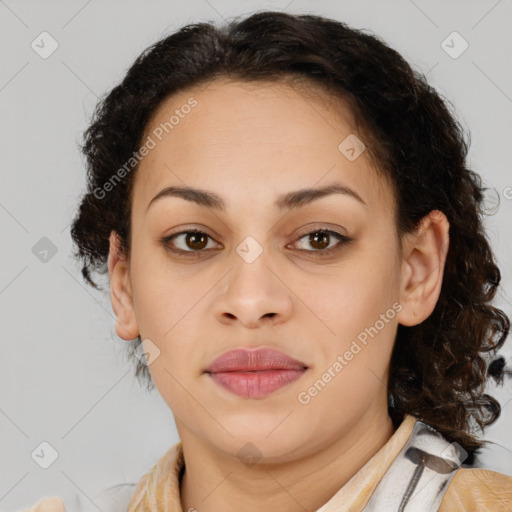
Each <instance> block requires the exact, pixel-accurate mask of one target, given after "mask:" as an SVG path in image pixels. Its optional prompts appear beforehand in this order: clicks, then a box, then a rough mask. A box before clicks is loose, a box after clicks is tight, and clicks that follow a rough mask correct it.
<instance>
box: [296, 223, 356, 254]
mask: <svg viewBox="0 0 512 512" xmlns="http://www.w3.org/2000/svg"><path fill="white" fill-rule="evenodd" d="M333 237H334V238H337V239H338V240H339V242H338V243H337V244H334V245H331V243H330V242H331V241H332V240H331V239H332V238H333ZM304 239H305V243H306V244H309V245H310V246H311V247H314V248H315V249H316V250H309V249H299V250H302V251H307V252H313V253H319V256H323V255H327V254H331V253H332V252H335V251H337V250H339V249H341V247H342V246H344V245H347V244H349V243H350V242H352V241H353V240H354V239H353V238H350V237H348V236H345V235H342V234H341V233H338V232H336V231H332V230H330V229H316V230H315V231H310V232H309V233H306V234H305V235H303V236H301V237H300V238H299V241H300V240H304ZM296 243H297V242H296Z"/></svg>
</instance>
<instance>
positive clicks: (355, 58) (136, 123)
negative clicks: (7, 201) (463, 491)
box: [71, 11, 509, 456]
mask: <svg viewBox="0 0 512 512" xmlns="http://www.w3.org/2000/svg"><path fill="white" fill-rule="evenodd" d="M217 78H232V79H234V80H238V81H245V82H251V81H269V80H271V81H272V80H276V81H277V80H279V79H293V80H299V81H301V82H303V83H306V84H309V86H310V88H312V89H313V88H314V87H316V89H314V91H323V92H324V93H325V94H328V95H331V96H330V97H332V98H342V99H343V100H344V101H346V102H348V104H349V105H350V107H351V109H352V111H353V114H354V116H355V120H356V123H357V126H358V127H361V130H360V133H361V134H362V135H361V138H362V139H363V142H364V143H365V145H366V147H367V149H368V154H369V157H370V161H371V162H372V163H373V165H375V168H376V169H377V171H378V172H379V173H380V174H381V175H382V176H384V177H385V178H386V179H388V180H389V182H390V183H391V184H392V186H393V191H394V193H395V195H396V212H395V218H396V229H397V233H398V235H399V240H401V237H402V236H403V235H404V234H406V233H409V232H412V231H414V230H416V229H417V227H418V226H419V224H420V221H421V219H422V218H423V217H424V216H425V215H427V214H428V213H429V212H430V211H432V210H440V211H441V212H443V213H444V214H445V215H446V217H447V219H448V221H449V223H450V230H449V236H450V245H449V251H448V255H447V260H446V264H445V270H444V278H443V283H442V288H441V292H440V297H439V300H438V302H437V304H436V307H435V309H434V311H433V312H432V314H431V315H430V316H429V317H428V318H427V319H426V320H425V321H423V322H422V323H420V324H419V325H415V326H410V327H407V326H404V325H399V326H398V331H397V336H396V341H395V346H394V351H393V354H392V358H391V366H390V371H389V380H388V394H389V398H390V412H391V410H393V414H395V415H396V414H399V415H403V413H405V412H407V413H409V414H412V415H414V416H416V417H417V418H419V419H421V420H423V421H424V422H426V423H428V424H430V425H432V426H433V427H434V428H436V429H437V430H438V431H439V432H441V433H442V434H443V435H444V436H445V438H446V439H448V440H449V441H450V442H457V443H458V444H459V445H460V446H461V447H462V448H464V450H466V451H467V452H468V453H469V454H470V456H473V454H474V453H476V451H478V449H479V448H480V447H481V446H482V445H483V443H484V442H487V441H483V440H481V439H480V438H479V436H477V435H476V432H475V427H476V426H478V427H479V428H480V430H482V431H483V430H484V428H485V427H486V426H488V425H490V424H491V423H494V422H495V421H496V419H497V418H498V417H499V415H500V413H501V408H500V405H499V403H498V402H497V401H496V400H495V399H494V398H493V397H491V396H489V395H488V394H486V393H485V389H484V388H485V384H486V382H487V377H488V375H487V368H488V364H489V354H490V353H496V351H497V350H498V349H499V348H500V347H501V346H502V345H503V343H504V341H505V339H506V337H507V335H508V331H509V318H508V317H507V315H506V314H505V313H504V312H503V311H501V310H500V309H497V308H496V307H493V306H491V305H490V301H491V300H492V299H493V297H494V295H495V293H496V289H497V287H498V285H499V282H500V279H501V275H500V271H499V269H498V267H497V265H496V263H495V258H494V255H493V252H492V250H491V247H490V243H489V241H488V239H487V236H486V233H485V231H484V227H483V224H482V217H483V215H485V214H486V213H487V212H486V211H485V208H484V192H485V190H487V189H485V188H483V187H482V180H481V178H480V176H479V175H478V174H477V173H476V172H474V171H472V170H470V169H468V168H467V164H466V156H467V152H468V147H469V141H466V140H465V136H466V134H465V132H464V130H463V129H462V127H461V125H460V123H459V122H458V121H457V120H456V118H455V115H454V114H453V113H452V110H453V107H452V105H451V103H450V102H449V101H448V100H446V99H442V97H441V96H440V95H439V94H438V93H437V92H436V91H435V90H434V89H433V88H432V87H431V86H429V85H428V84H427V80H426V77H425V75H424V74H423V73H421V72H419V71H416V70H414V71H413V69H411V67H410V65H409V64H408V63H407V62H406V61H405V60H404V59H403V58H402V57H401V56H400V54H399V53H398V52H397V51H395V50H393V49H391V48H390V47H389V46H387V45H386V44H385V43H384V42H383V40H382V39H380V38H378V37H376V36H374V35H370V34H368V33H366V32H365V31H363V30H355V29H352V28H350V27H349V26H347V25H346V24H344V23H342V22H339V21H335V20H331V19H328V18H325V17H322V16H315V15H292V14H287V13H283V12H272V11H260V12H256V13H253V14H251V15H250V16H247V17H246V18H244V19H239V18H233V19H232V20H230V21H228V22H226V23H225V24H224V25H223V26H221V27H217V26H215V25H214V24H212V23H195V24H189V25H186V26H184V27H182V28H181V29H180V30H179V31H177V32H175V33H173V34H171V35H169V36H167V37H165V38H164V39H161V40H159V41H158V42H156V43H155V44H153V45H151V46H150V47H149V48H147V49H146V50H145V51H144V52H142V54H141V55H140V56H139V57H138V58H137V59H136V60H135V62H134V63H133V64H132V66H131V67H130V68H129V69H128V71H127V73H126V76H125V77H124V79H123V80H122V81H121V83H120V84H118V85H117V86H115V87H114V88H113V89H112V90H111V91H110V92H109V93H108V95H106V96H104V97H103V98H102V99H101V100H100V101H99V102H98V105H97V107H96V110H95V112H94V114H93V119H92V121H91V125H90V126H89V127H88V128H87V130H86V131H85V133H84V144H83V145H81V147H80V149H81V151H82V152H83V154H84V155H85V157H86V161H87V192H86V193H85V194H84V195H83V198H82V200H81V204H80V206H79V211H78V213H77V215H76V217H75V219H74V220H73V224H72V228H71V235H72V238H73V241H74V242H75V244H76V246H77V250H76V252H75V254H74V256H75V258H77V259H78V258H80V259H82V275H83V277H84V279H85V280H86V281H87V282H88V283H89V284H91V285H92V286H94V287H95V288H96V289H99V288H98V286H97V284H96V283H95V282H94V281H93V280H92V279H91V271H96V272H98V273H100V274H105V273H106V272H107V270H108V267H107V262H108V252H109V235H110V233H111V231H113V230H114V231H115V232H116V233H117V234H118V235H119V237H120V238H119V240H120V249H121V250H122V251H123V252H124V253H125V254H127V255H129V251H130V212H131V197H132V183H133V178H134V174H135V171H136V168H137V166H136V165H134V169H133V171H132V172H131V173H128V176H126V178H125V179H123V180H119V182H118V183H116V185H115V187H113V188H112V190H110V191H109V193H108V194H107V196H106V197H102V196H101V195H100V194H99V193H98V190H104V186H105V184H106V183H108V182H109V181H110V180H111V179H112V176H113V174H114V173H115V171H116V170H117V169H120V168H121V167H122V166H123V165H124V164H125V163H126V162H127V161H129V160H130V158H131V157H132V156H133V154H134V152H135V151H136V150H137V149H138V148H139V147H140V144H141V142H142V140H141V139H142V136H143V133H144V129H145V127H146V126H147V125H148V122H149V120H150V118H151V115H152V114H153V113H154V112H155V110H156V108H157V107H158V106H159V105H160V104H161V103H162V102H163V101H164V100H165V99H167V98H168V97H169V96H170V95H172V94H173V93H176V92H178V91H180V90H184V89H187V88H190V87H192V86H196V85H199V84H205V83H208V82H209V81H213V80H215V79H217ZM448 104H449V105H450V108H449V107H448V106H447V105H448ZM123 176H124V174H123ZM140 343H141V339H140V336H139V337H138V338H137V339H136V340H134V341H133V342H132V345H131V349H132V350H131V354H130V355H133V354H134V351H135V349H136V348H137V347H138V345H139V344H140ZM135 375H136V376H137V377H138V378H139V379H140V378H141V377H142V378H143V380H144V381H145V382H146V383H147V384H148V387H149V388H150V389H151V386H152V385H153V384H152V380H151V376H150V373H149V370H148V367H147V366H146V365H145V364H143V363H142V362H139V363H138V365H137V368H136V372H135ZM395 417H398V416H395Z"/></svg>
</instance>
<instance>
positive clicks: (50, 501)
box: [19, 496, 66, 512]
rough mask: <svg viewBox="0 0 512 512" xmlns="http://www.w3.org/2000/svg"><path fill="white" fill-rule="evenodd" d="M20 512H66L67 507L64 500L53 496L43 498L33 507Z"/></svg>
mask: <svg viewBox="0 0 512 512" xmlns="http://www.w3.org/2000/svg"><path fill="white" fill-rule="evenodd" d="M19 512H66V507H65V506H64V502H63V501H62V498H58V497H57V496H52V497H51V498H43V499H41V500H39V501H38V502H37V503H34V504H33V505H32V506H31V507H29V508H24V509H23V510H20V511H19Z"/></svg>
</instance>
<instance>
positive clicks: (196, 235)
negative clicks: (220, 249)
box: [161, 229, 213, 256]
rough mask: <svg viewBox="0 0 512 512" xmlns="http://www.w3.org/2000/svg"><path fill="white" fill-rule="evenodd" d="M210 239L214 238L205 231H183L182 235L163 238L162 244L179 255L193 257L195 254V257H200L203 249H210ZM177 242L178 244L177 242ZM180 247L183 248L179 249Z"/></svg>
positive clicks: (176, 234)
mask: <svg viewBox="0 0 512 512" xmlns="http://www.w3.org/2000/svg"><path fill="white" fill-rule="evenodd" d="M208 239H210V240H213V238H212V237H211V236H210V235H208V234H207V233H205V232H204V231H200V230H198V229H190V230H188V231H181V232H180V233H175V234H174V235H170V236H166V237H164V238H162V240H161V243H162V244H163V245H164V247H166V248H167V249H169V250H170V251H172V252H175V253H177V254H186V253H189V254H186V255H187V256H191V255H192V254H193V255H194V256H196V255H197V256H200V253H201V252H203V249H205V248H208V247H207V244H208ZM176 240H177V241H178V242H175V241H176ZM180 245H181V247H179V246H180ZM176 246H178V248H176ZM210 248H211V247H210ZM190 253H192V254H190ZM194 253H195V254H194Z"/></svg>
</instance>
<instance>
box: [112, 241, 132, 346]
mask: <svg viewBox="0 0 512 512" xmlns="http://www.w3.org/2000/svg"><path fill="white" fill-rule="evenodd" d="M109 242H110V249H109V254H108V273H109V276H110V300H111V301H112V308H113V310H114V313H115V315H116V333H117V335H118V336H119V337H120V338H122V339H124V340H126V341H129V340H133V339H135V338H136V337H137V336H138V335H139V328H138V326H137V321H136V319H135V312H134V309H133V300H132V289H131V282H130V272H129V271H130V267H129V262H128V260H127V259H126V256H125V255H124V254H123V253H122V251H121V250H120V244H119V235H118V234H117V233H116V232H115V231H112V232H111V233H110V237H109Z"/></svg>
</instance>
